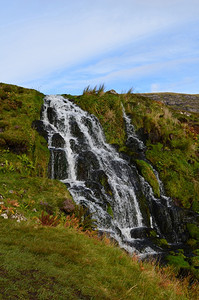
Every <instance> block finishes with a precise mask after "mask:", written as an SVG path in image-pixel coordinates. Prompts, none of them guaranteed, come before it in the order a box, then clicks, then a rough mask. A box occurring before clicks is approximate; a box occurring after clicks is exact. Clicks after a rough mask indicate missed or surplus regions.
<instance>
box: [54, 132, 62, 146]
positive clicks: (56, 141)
mask: <svg viewBox="0 0 199 300" xmlns="http://www.w3.org/2000/svg"><path fill="white" fill-rule="evenodd" d="M64 145H65V141H64V138H63V137H62V136H61V135H60V134H59V133H55V134H53V137H52V146H53V147H56V148H63V147H64Z"/></svg>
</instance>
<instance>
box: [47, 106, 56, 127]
mask: <svg viewBox="0 0 199 300" xmlns="http://www.w3.org/2000/svg"><path fill="white" fill-rule="evenodd" d="M56 116H57V114H56V111H55V109H54V108H52V107H48V108H47V117H48V120H49V121H50V123H51V124H54V125H55V123H56V121H57V118H56Z"/></svg>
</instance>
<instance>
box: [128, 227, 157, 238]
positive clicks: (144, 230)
mask: <svg viewBox="0 0 199 300" xmlns="http://www.w3.org/2000/svg"><path fill="white" fill-rule="evenodd" d="M151 231H152V229H151V228H148V227H139V228H133V229H131V231H130V234H131V237H132V238H133V239H144V238H147V237H149V236H150V233H151Z"/></svg>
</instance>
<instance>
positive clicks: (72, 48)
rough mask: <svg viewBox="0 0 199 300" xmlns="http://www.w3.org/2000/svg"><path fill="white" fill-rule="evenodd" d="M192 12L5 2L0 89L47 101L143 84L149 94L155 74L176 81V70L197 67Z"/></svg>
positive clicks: (133, 5)
mask: <svg viewBox="0 0 199 300" xmlns="http://www.w3.org/2000/svg"><path fill="white" fill-rule="evenodd" d="M198 10H199V3H198V1H196V0H190V1H189V2H187V1H185V0H173V1H171V0H168V1H165V2H164V3H163V2H162V1H156V0H151V1H147V0H139V1H138V0H124V1H118V0H114V1H113V0H106V1H105V0H102V1H98V2H94V1H91V0H81V1H80V0H77V1H73V2H71V1H63V0H59V1H52V0H48V1H47V0H34V1H33V0H30V1H25V0H23V1H22V0H18V1H14V0H7V1H5V3H2V5H1V12H0V37H1V47H0V65H1V67H0V81H3V82H11V83H16V84H21V85H32V86H33V87H35V88H37V86H41V87H42V88H41V90H43V91H44V92H46V93H48V92H53V91H54V92H58V90H60V92H62V91H63V89H65V86H66V85H67V86H68V87H69V89H70V91H79V89H80V88H82V86H83V85H84V86H85V85H86V84H87V83H94V84H95V83H98V82H105V83H107V85H108V86H110V85H111V84H113V85H115V86H116V88H117V87H118V88H119V87H120V84H119V82H121V83H122V84H123V85H127V84H129V83H130V82H131V81H132V80H136V79H138V80H137V84H139V83H141V84H142V85H143V82H141V81H139V80H140V78H141V77H143V78H145V84H144V86H147V84H148V88H149V89H150V88H151V80H152V79H153V78H154V77H155V74H156V76H158V74H159V73H160V75H161V76H160V79H161V78H162V79H161V80H163V79H164V80H165V78H163V77H162V74H161V73H163V72H165V76H168V70H171V72H172V68H174V71H175V72H174V73H175V76H178V77H179V76H180V74H177V71H176V68H181V66H182V65H183V64H184V65H185V66H187V65H188V63H189V65H190V66H191V65H193V69H194V68H195V66H196V64H198V61H197V59H196V61H195V58H197V57H199V55H198V54H199V53H198V49H199V41H198V35H199V32H198V28H199V18H198ZM5 16H6V17H5ZM176 60H178V63H177V64H176V63H175V61H176ZM189 69H190V68H189ZM184 72H186V71H184ZM189 72H190V70H189ZM182 75H183V76H185V74H181V76H182ZM188 75H189V76H191V74H186V76H188ZM147 76H148V77H147ZM149 76H150V77H149ZM178 77H176V80H177V81H178V80H179V78H178ZM166 79H167V78H166ZM147 80H148V81H147ZM147 82H148V83H147ZM155 82H157V84H159V83H158V78H156V81H155ZM32 86H31V87H32ZM78 86H79V89H78ZM190 92H191V91H190Z"/></svg>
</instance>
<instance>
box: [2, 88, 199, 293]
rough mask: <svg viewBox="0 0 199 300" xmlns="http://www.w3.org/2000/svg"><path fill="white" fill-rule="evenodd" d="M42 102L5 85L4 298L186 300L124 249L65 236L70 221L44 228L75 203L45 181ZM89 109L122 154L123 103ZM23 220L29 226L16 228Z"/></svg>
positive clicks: (113, 100)
mask: <svg viewBox="0 0 199 300" xmlns="http://www.w3.org/2000/svg"><path fill="white" fill-rule="evenodd" d="M89 97H90V96H89ZM42 99H43V95H42V94H40V93H39V92H37V91H34V90H28V89H23V88H21V87H16V86H12V85H5V84H0V202H1V204H0V210H1V211H0V212H1V214H2V213H5V214H6V215H8V216H9V219H8V220H4V219H3V218H0V228H1V230H0V255H1V261H0V290H1V295H0V296H1V298H2V299H49V298H51V299H138V298H139V299H165V298H167V297H168V298H169V299H178V298H179V299H184V298H185V297H184V296H183V295H184V294H185V293H186V291H185V289H184V291H182V289H181V288H180V287H179V286H178V284H177V283H176V281H175V280H174V281H173V282H171V281H169V279H168V277H167V276H166V275H161V274H160V272H156V271H155V268H154V266H153V265H150V264H149V265H147V264H144V265H142V264H139V263H138V262H137V261H136V259H135V260H132V259H131V258H130V257H128V256H127V255H125V254H124V252H122V251H121V250H120V249H118V248H117V247H113V246H107V245H104V243H103V242H101V241H98V240H95V239H94V240H93V239H91V238H89V237H87V236H85V235H83V234H82V233H77V232H76V231H75V230H74V229H66V228H64V226H63V224H64V222H65V221H64V222H62V223H61V224H60V225H59V226H58V227H57V228H49V227H48V228H44V227H41V226H38V222H37V220H38V216H40V215H41V211H42V210H44V208H45V210H47V211H50V213H51V214H52V213H53V214H57V213H58V212H59V207H60V204H61V203H62V202H63V201H64V200H65V199H66V198H67V199H68V198H70V195H69V193H68V191H67V190H66V188H65V186H64V185H63V184H61V183H60V182H58V181H54V180H49V179H47V178H46V175H47V164H48V159H49V153H48V150H47V144H46V142H45V140H44V139H43V138H42V137H41V136H39V135H38V134H37V132H36V131H35V130H33V129H32V128H31V124H32V121H34V120H35V119H39V112H40V107H41V104H42ZM78 99H80V100H81V97H80V98H78ZM102 99H103V102H102ZM90 101H91V102H90V104H89V105H90V108H91V107H93V109H94V110H96V111H97V112H98V113H100V115H99V116H100V118H101V123H102V125H103V126H104V127H105V132H106V135H107V139H108V141H110V142H111V143H117V144H119V145H120V147H123V145H124V140H125V131H124V124H123V118H122V111H121V103H120V99H119V98H118V96H115V95H111V94H105V95H104V96H103V97H102V98H101V97H98V98H95V97H94V98H93V97H92V99H91V100H90ZM92 101H93V102H92ZM95 101H96V102H97V104H95V105H91V104H92V103H94V102H95ZM84 103H85V104H84V105H85V109H87V110H89V109H88V108H87V107H86V105H87V101H84ZM102 103H103V105H102ZM107 108H108V109H107ZM91 112H92V113H94V112H93V111H91ZM103 114H104V116H103ZM107 122H109V124H107ZM47 203H48V204H47ZM17 215H21V216H25V217H26V218H27V222H24V224H22V223H23V222H22V223H20V224H18V223H17V222H16V220H10V218H11V217H12V216H17ZM31 283H32V284H31ZM146 297H147V298H146ZM190 297H191V298H193V297H194V296H190ZM196 297H197V296H196Z"/></svg>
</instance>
